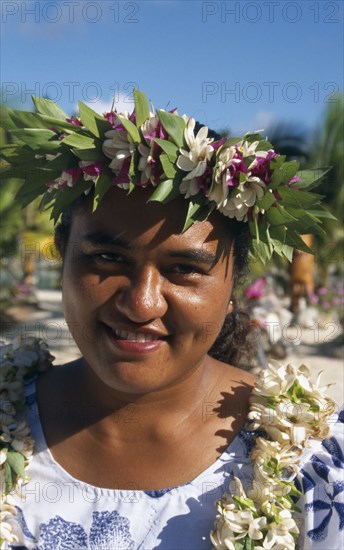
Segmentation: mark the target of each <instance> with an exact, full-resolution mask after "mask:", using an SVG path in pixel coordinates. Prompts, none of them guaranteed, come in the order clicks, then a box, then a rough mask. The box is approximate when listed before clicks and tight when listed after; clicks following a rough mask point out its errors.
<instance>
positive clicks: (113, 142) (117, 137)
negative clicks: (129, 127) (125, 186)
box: [102, 113, 135, 176]
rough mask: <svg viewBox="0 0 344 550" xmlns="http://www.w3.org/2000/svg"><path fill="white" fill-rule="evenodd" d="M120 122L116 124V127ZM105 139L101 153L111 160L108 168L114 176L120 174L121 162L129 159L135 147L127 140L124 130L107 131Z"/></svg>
mask: <svg viewBox="0 0 344 550" xmlns="http://www.w3.org/2000/svg"><path fill="white" fill-rule="evenodd" d="M119 116H122V117H124V118H129V114H128V113H119ZM119 125H120V122H118V126H119ZM105 137H106V138H107V139H106V140H105V141H104V142H103V145H102V149H103V153H104V155H106V156H107V157H108V158H110V159H112V161H111V162H110V164H109V168H111V170H112V171H113V172H114V173H115V174H116V176H117V175H118V174H119V173H120V171H121V168H122V166H123V162H124V161H125V159H126V158H128V157H131V155H132V154H133V153H134V151H135V145H134V144H133V143H131V142H130V141H129V139H128V133H127V131H126V130H118V129H116V128H114V129H113V130H108V131H107V132H105Z"/></svg>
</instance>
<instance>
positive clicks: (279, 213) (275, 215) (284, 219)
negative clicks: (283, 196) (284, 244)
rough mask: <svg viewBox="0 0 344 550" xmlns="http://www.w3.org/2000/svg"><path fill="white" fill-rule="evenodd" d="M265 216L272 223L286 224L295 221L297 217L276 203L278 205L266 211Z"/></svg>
mask: <svg viewBox="0 0 344 550" xmlns="http://www.w3.org/2000/svg"><path fill="white" fill-rule="evenodd" d="M265 218H266V220H267V221H268V222H269V223H270V224H271V225H285V224H288V223H290V222H293V221H295V219H296V218H294V216H292V215H291V214H289V213H288V212H287V211H286V209H285V208H283V207H282V206H280V205H276V207H273V208H270V209H269V210H268V211H267V212H266V214H265Z"/></svg>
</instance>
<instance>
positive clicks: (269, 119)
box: [252, 111, 277, 131]
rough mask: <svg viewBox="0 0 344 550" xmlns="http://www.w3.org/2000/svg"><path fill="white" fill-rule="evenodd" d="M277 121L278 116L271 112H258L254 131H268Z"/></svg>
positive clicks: (253, 125)
mask: <svg viewBox="0 0 344 550" xmlns="http://www.w3.org/2000/svg"><path fill="white" fill-rule="evenodd" d="M276 121H277V116H276V115H275V114H274V113H272V112H271V111H258V113H257V114H256V115H255V117H254V118H253V120H252V131H254V130H266V129H267V128H270V127H271V126H273V125H274V124H275V123H276Z"/></svg>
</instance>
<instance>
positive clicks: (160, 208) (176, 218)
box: [70, 188, 232, 251]
mask: <svg viewBox="0 0 344 550" xmlns="http://www.w3.org/2000/svg"><path fill="white" fill-rule="evenodd" d="M151 192H152V190H151V189H150V190H147V189H141V188H136V189H134V191H133V192H132V193H131V194H130V195H128V194H127V191H124V190H123V189H119V188H112V189H110V190H109V191H108V192H107V194H106V195H105V197H104V198H103V200H102V201H101V202H100V205H99V206H98V208H97V209H96V210H95V211H94V212H93V213H92V200H91V199H92V198H91V197H90V198H89V199H88V200H87V201H86V202H85V204H84V205H83V207H82V209H81V210H80V211H78V212H77V213H75V214H74V216H73V220H72V228H71V235H70V238H71V239H72V240H73V241H74V243H75V242H76V241H78V240H82V239H83V238H84V237H85V236H86V235H89V234H90V233H92V232H101V233H105V234H107V235H109V236H112V237H115V236H116V237H119V238H121V239H122V240H125V241H127V242H145V243H150V244H151V245H152V246H157V245H161V244H163V243H168V244H170V245H173V246H178V245H180V246H185V245H188V246H189V247H190V246H191V245H195V246H203V245H208V246H210V247H213V246H218V245H219V244H220V245H221V246H220V248H221V249H222V250H223V251H224V250H226V249H227V250H229V249H230V245H231V241H232V239H231V235H230V234H229V231H228V225H227V224H226V223H225V220H224V219H223V216H221V215H220V214H217V213H216V214H215V215H212V217H211V218H210V219H209V220H207V221H204V222H199V223H195V224H194V225H192V226H191V227H190V228H189V229H188V230H187V231H185V232H184V233H183V232H182V230H183V226H184V222H185V218H186V214H187V209H188V205H189V201H188V200H185V199H184V197H182V196H180V197H177V198H176V199H175V200H173V201H171V202H170V203H168V204H161V203H159V202H155V201H154V202H148V203H147V199H148V198H149V196H150V194H151Z"/></svg>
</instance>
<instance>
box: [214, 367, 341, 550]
mask: <svg viewBox="0 0 344 550" xmlns="http://www.w3.org/2000/svg"><path fill="white" fill-rule="evenodd" d="M319 380H320V375H319V376H318V378H317V381H316V383H315V384H313V383H312V382H311V381H310V369H309V367H307V366H306V365H301V366H300V367H299V368H295V367H293V366H292V365H287V366H280V365H279V364H277V363H273V364H270V365H269V366H268V368H267V369H265V370H262V371H261V372H260V374H259V376H258V377H257V381H256V386H255V388H254V390H253V392H252V396H251V398H250V412H249V414H248V419H249V420H251V421H252V423H251V424H250V429H251V430H257V429H260V430H262V431H264V435H263V436H259V437H257V439H256V445H255V447H254V449H253V450H252V452H251V458H252V461H253V474H254V477H253V483H252V486H251V488H250V489H248V490H246V491H245V490H244V488H243V486H242V484H241V481H240V480H239V479H238V478H234V484H235V485H236V487H235V490H233V491H232V492H231V493H226V494H225V495H223V497H222V498H221V499H220V500H219V501H218V502H217V511H218V514H217V517H216V522H215V529H214V531H212V532H211V541H212V543H213V545H214V548H216V549H219V550H220V549H221V550H222V549H225V548H228V549H230V550H294V549H295V548H297V537H298V534H299V529H298V526H297V523H296V521H295V520H294V519H293V517H292V512H293V511H299V510H298V508H297V506H296V504H295V503H294V500H293V498H292V497H299V496H300V495H301V493H300V492H299V491H298V490H297V489H296V487H295V485H294V479H295V477H296V475H297V473H298V467H297V465H298V463H299V461H300V458H301V455H302V452H303V449H304V448H305V447H309V439H311V438H315V439H324V438H326V437H327V436H328V433H329V429H330V428H329V425H328V423H327V421H328V419H329V417H330V416H331V415H332V414H333V413H334V411H335V407H336V404H335V402H334V401H333V400H332V399H331V398H330V397H327V396H325V395H324V390H326V389H327V388H328V386H325V387H320V386H319Z"/></svg>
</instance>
